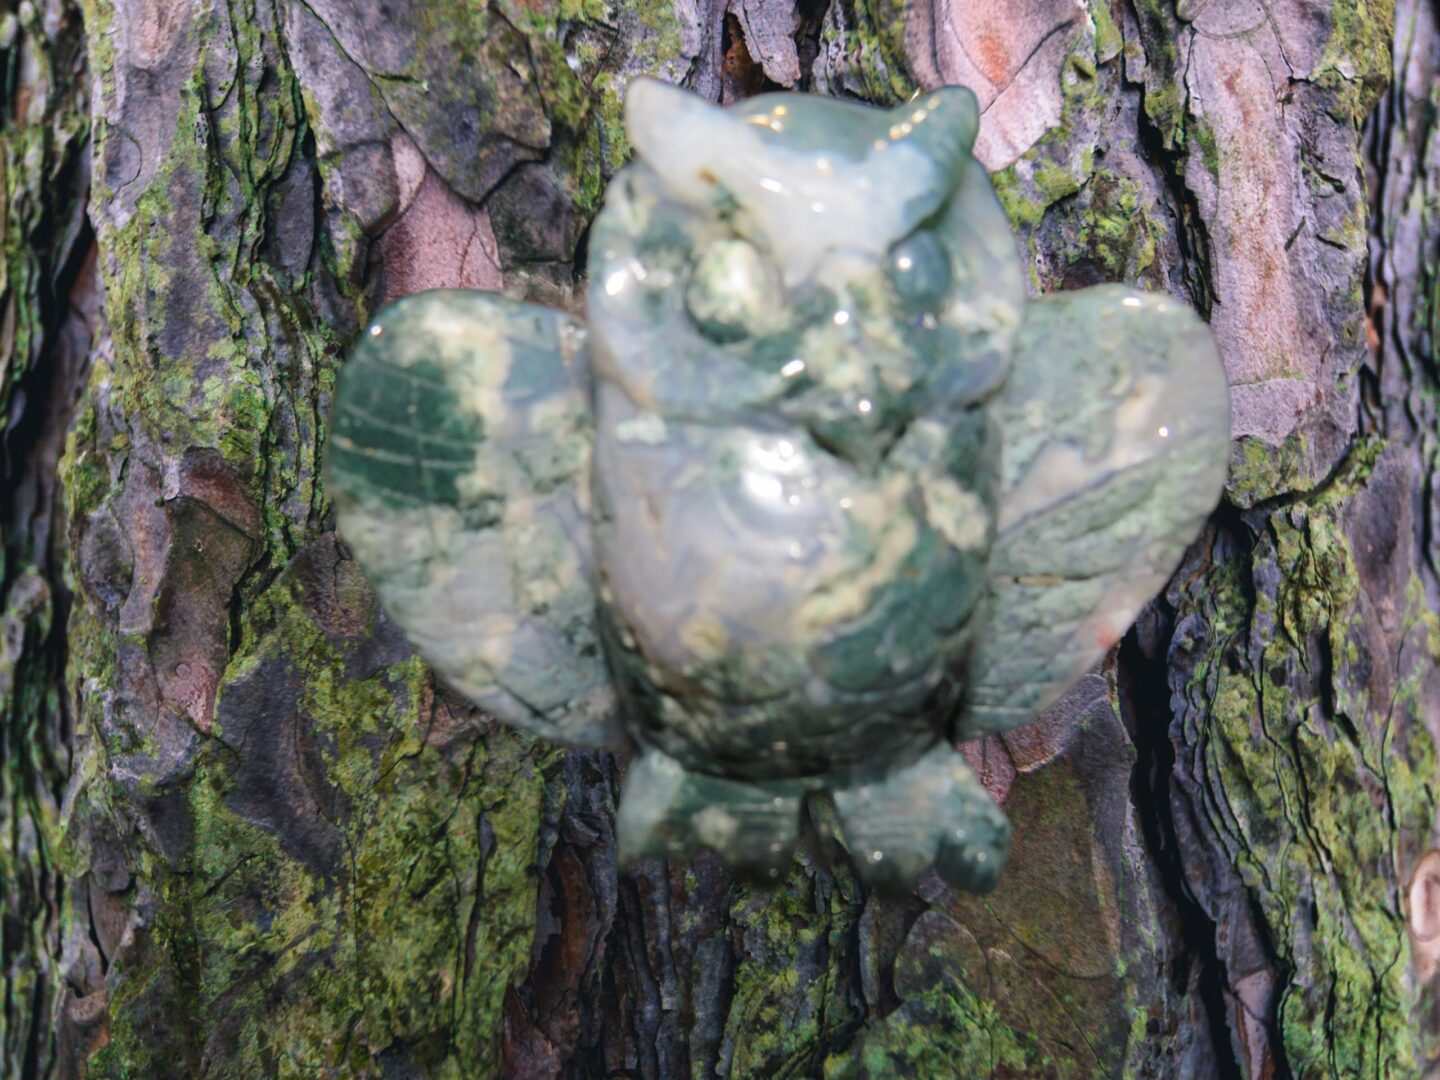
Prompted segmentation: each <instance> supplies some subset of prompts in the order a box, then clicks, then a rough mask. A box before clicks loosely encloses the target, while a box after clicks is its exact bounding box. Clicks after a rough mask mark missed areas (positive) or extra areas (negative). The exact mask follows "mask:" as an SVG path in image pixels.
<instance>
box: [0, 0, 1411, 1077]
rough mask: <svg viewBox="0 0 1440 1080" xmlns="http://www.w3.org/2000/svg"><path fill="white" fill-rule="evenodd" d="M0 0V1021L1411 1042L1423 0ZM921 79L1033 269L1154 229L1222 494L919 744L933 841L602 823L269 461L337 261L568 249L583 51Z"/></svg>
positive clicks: (811, 1056)
mask: <svg viewBox="0 0 1440 1080" xmlns="http://www.w3.org/2000/svg"><path fill="white" fill-rule="evenodd" d="M1398 2H1399V5H1400V7H1399V10H1398V11H1397V10H1395V9H1393V8H1392V7H1390V6H1387V3H1386V2H1385V0H1296V2H1294V3H1290V4H1286V5H1279V6H1277V5H1273V4H1270V5H1261V4H1253V3H1247V2H1243V0H1180V2H1179V3H1178V4H1177V3H1175V2H1174V0H994V2H992V3H986V4H958V3H955V4H947V3H941V2H939V0H911V3H910V4H908V5H902V4H900V3H897V2H895V0H766V2H764V3H761V2H758V0H673V3H672V2H670V0H610V2H608V3H606V2H603V0H577V2H572V3H554V2H552V0H537V2H527V3H519V2H516V0H491V2H490V3H488V4H480V3H476V2H462V0H83V3H77V2H75V0H19V2H18V3H17V2H15V0H0V48H3V49H4V53H3V55H4V68H3V70H4V76H5V83H4V85H3V90H0V95H3V96H0V108H3V115H4V119H5V131H4V146H3V151H4V153H3V157H0V168H3V177H4V183H5V206H4V215H5V216H4V221H5V229H4V245H5V246H4V259H3V262H0V416H3V417H4V421H3V424H4V428H3V430H4V444H3V449H4V454H3V460H0V467H3V470H4V478H3V485H4V486H3V499H0V523H3V529H4V545H3V560H4V561H3V565H0V751H3V755H4V760H3V766H0V825H3V841H0V896H3V903H4V924H3V949H4V964H3V970H0V978H3V986H4V994H3V1014H0V1041H3V1054H4V1058H3V1061H0V1075H4V1076H7V1077H8V1076H14V1077H23V1078H27V1080H28V1078H32V1077H35V1078H38V1077H50V1076H56V1075H58V1076H65V1077H73V1076H82V1075H88V1076H92V1077H169V1076H177V1077H191V1076H216V1077H222V1076H223V1077H256V1076H285V1077H288V1076H296V1077H299V1076H307V1077H310V1076H327V1077H348V1076H373V1077H411V1076H416V1077H419V1076H454V1077H470V1076H502V1075H503V1076H527V1077H528V1076H552V1075H566V1076H637V1077H638V1076H643V1077H672V1076H681V1075H693V1076H712V1075H719V1076H734V1077H742V1076H744V1077H749V1076H762V1077H763V1076H772V1075H773V1076H818V1075H824V1076H863V1075H870V1076H889V1075H896V1076H899V1075H918V1076H956V1077H973V1076H979V1075H997V1076H1007V1075H1008V1076H1026V1077H1044V1076H1054V1077H1090V1076H1096V1077H1100V1076H1120V1075H1129V1076H1163V1077H1171V1076H1173V1077H1207V1076H1219V1077H1230V1076H1247V1077H1256V1078H1259V1077H1272V1076H1273V1077H1285V1076H1291V1077H1322V1076H1324V1077H1329V1076H1335V1077H1382V1076H1383V1077H1414V1076H1420V1075H1423V1074H1424V1073H1425V1072H1426V1069H1427V1066H1428V1063H1429V1062H1430V1061H1432V1060H1433V1059H1436V1058H1440V1041H1437V1039H1440V1002H1437V1000H1436V998H1435V995H1434V993H1433V990H1432V989H1431V980H1432V977H1433V975H1434V972H1435V968H1436V962H1437V959H1440V854H1431V852H1432V851H1433V850H1434V849H1435V847H1436V846H1437V843H1440V839H1437V838H1440V832H1437V796H1440V776H1437V771H1436V757H1435V752H1434V749H1433V742H1432V740H1433V738H1434V737H1436V736H1437V735H1440V730H1437V729H1440V678H1437V659H1440V618H1437V615H1436V612H1437V611H1440V561H1437V556H1440V539H1437V529H1436V525H1437V524H1440V513H1437V510H1440V508H1437V504H1436V496H1435V492H1434V484H1433V483H1432V476H1433V470H1434V468H1435V466H1436V451H1437V447H1440V439H1437V436H1436V415H1437V401H1440V395H1437V390H1440V368H1437V366H1436V363H1435V356H1434V340H1435V335H1436V330H1437V329H1440V129H1437V127H1436V116H1437V110H1440V81H1437V70H1440V14H1437V6H1436V4H1435V2H1434V0H1398ZM640 73H649V74H656V75H659V76H661V77H664V78H667V79H670V80H672V81H683V82H685V83H686V84H687V85H690V86H692V87H694V88H695V89H696V90H697V91H699V92H701V93H703V94H705V95H707V96H709V97H711V98H712V99H715V100H726V101H728V100H733V99H734V98H736V97H740V96H744V95H747V94H751V93H755V92H757V91H760V90H764V89H767V88H771V89H774V88H793V89H804V90H816V91H822V92H829V93H837V94H846V95H851V96H858V97H861V98H865V99H868V100H872V101H877V102H883V103H887V104H888V103H894V102H896V101H899V100H904V99H905V98H907V97H908V96H909V95H910V94H912V93H913V92H915V90H916V88H917V87H929V86H933V85H936V84H939V83H943V82H961V83H965V84H968V85H971V86H972V87H974V88H975V89H976V90H977V91H978V92H979V93H980V96H981V99H982V103H983V104H984V105H985V106H986V111H985V119H984V125H983V129H982V136H981V142H980V146H979V149H980V152H981V154H982V156H983V157H984V159H985V161H986V164H987V165H989V166H990V167H991V168H992V170H993V171H994V172H995V177H996V182H997V186H998V188H999V190H1000V192H1001V195H1002V199H1003V201H1004V203H1005V206H1006V209H1007V211H1008V212H1009V213H1010V215H1011V217H1012V219H1013V221H1014V223H1015V225H1016V227H1017V230H1018V232H1019V235H1020V244H1021V247H1022V251H1023V253H1024V255H1025V257H1026V259H1027V265H1028V266H1029V268H1030V273H1031V278H1032V283H1033V286H1034V288H1035V289H1036V291H1050V290H1055V289H1061V288H1073V287H1078V286H1081V285H1086V284H1090V283H1093V282H1097V281H1128V282H1133V283H1136V284H1139V285H1142V286H1145V287H1148V288H1152V289H1160V290H1167V291H1169V292H1172V293H1174V294H1175V295H1177V296H1180V297H1183V298H1185V299H1187V300H1188V301H1190V302H1192V303H1194V304H1196V305H1197V306H1199V307H1200V308H1201V309H1202V310H1203V311H1205V312H1206V313H1207V315H1208V317H1209V318H1210V320H1211V323H1212V325H1213V326H1214V328H1215V331H1216V335H1217V338H1218V339H1219V341H1220V343H1221V347H1222V352H1223V354H1224V357H1225V360H1226V364H1227V367H1228V369H1229V372H1230V376H1231V381H1232V384H1233V403H1234V417H1235V429H1236V435H1237V439H1236V443H1235V450H1234V461H1233V465H1234V468H1233V475H1232V480H1231V483H1230V487H1229V490H1228V493H1227V497H1226V500H1225V503H1224V504H1223V505H1222V506H1221V507H1220V509H1219V510H1218V511H1217V513H1216V515H1215V517H1214V519H1213V522H1212V525H1211V527H1210V528H1209V530H1208V531H1207V532H1206V534H1205V536H1204V537H1203V538H1202V539H1201V540H1200V541H1199V542H1198V543H1197V544H1196V545H1195V546H1194V548H1193V549H1192V550H1191V552H1190V553H1189V555H1188V556H1187V558H1186V561H1185V563H1184V565H1183V566H1182V568H1181V569H1180V571H1179V573H1178V574H1177V576H1176V578H1175V580H1174V582H1173V583H1172V585H1171V587H1170V588H1169V590H1168V591H1167V593H1166V594H1165V595H1164V596H1163V597H1162V598H1161V599H1159V600H1158V601H1157V602H1156V603H1155V604H1154V605H1152V606H1151V608H1149V609H1148V610H1147V612H1146V613H1145V615H1144V616H1143V617H1142V619H1141V620H1140V622H1139V624H1138V626H1137V627H1136V629H1135V630H1134V631H1133V632H1132V633H1131V634H1130V635H1129V636H1127V637H1126V639H1125V640H1124V641H1123V642H1122V644H1121V645H1120V646H1119V648H1118V649H1117V650H1116V652H1115V653H1114V655H1112V656H1111V657H1110V658H1109V660H1108V661H1107V662H1106V663H1105V664H1104V665H1103V667H1102V668H1101V669H1100V670H1099V671H1097V672H1096V673H1094V674H1092V675H1090V676H1088V677H1087V678H1086V679H1085V680H1083V681H1082V683H1081V684H1080V685H1079V686H1078V687H1077V688H1076V689H1075V691H1074V692H1072V693H1071V694H1070V695H1069V696H1068V697H1067V698H1066V699H1065V700H1064V701H1063V702H1062V703H1061V704H1060V705H1059V706H1058V707H1057V708H1056V709H1055V710H1053V711H1052V712H1051V714H1050V715H1048V716H1047V717H1046V718H1045V719H1044V720H1042V721H1041V722H1039V723H1037V724H1036V725H1033V726H1032V727H1030V728H1027V729H1022V730H1021V731H1018V732H1016V733H1014V734H1013V735H1009V736H1006V737H1004V738H1003V739H996V740H990V741H987V742H986V743H985V744H984V745H980V746H976V747H972V748H971V750H972V752H973V755H974V756H975V757H976V759H977V760H979V761H980V762H981V763H982V766H983V770H984V772H985V775H986V779H987V784H988V785H989V786H990V787H991V789H992V791H994V792H995V793H996V794H997V795H998V796H1000V797H1003V798H1004V799H1005V803H1006V808H1007V811H1008V812H1009V813H1010V815H1011V817H1012V819H1013V820H1014V822H1015V824H1016V833H1017V842H1016V848H1015V852H1014V856H1013V860H1012V864H1011V867H1010V870H1009V872H1008V874H1007V876H1006V878H1005V880H1004V883H1003V884H1002V885H1001V887H1000V889H999V890H998V891H997V892H996V893H995V894H994V895H992V896H990V897H988V898H986V899H984V900H976V899H974V898H967V897H964V896H959V895H955V894H953V893H950V892H948V891H946V890H945V889H944V888H942V887H941V886H940V885H939V884H938V883H937V884H933V885H931V886H927V887H925V888H922V890H921V891H920V895H917V896H916V897H915V898H914V899H913V900H911V901H909V902H905V903H888V904H882V903H879V902H877V901H875V900H874V899H873V898H871V897H869V896H867V895H866V894H865V892H864V891H863V890H862V889H861V888H860V887H859V886H858V885H857V883H856V881H855V878H854V876H853V874H852V873H851V870H850V866H849V862H848V858H847V856H846V854H845V853H844V851H843V850H842V849H841V848H840V847H839V845H838V844H837V843H836V842H835V841H834V840H833V839H832V838H831V837H830V833H829V831H828V827H827V826H828V823H827V822H824V821H816V822H812V823H811V824H812V825H813V828H810V829H809V830H808V837H807V841H806V844H805V846H804V852H803V855H802V857H801V858H800V859H799V860H797V863H796V865H795V867H794V870H793V873H792V874H791V875H790V877H789V879H788V880H787V881H786V882H785V883H784V884H783V885H782V886H780V887H779V888H778V889H777V890H776V891H775V892H774V893H773V894H765V893H760V892H755V891H752V890H748V889H745V888H742V887H739V886H737V885H735V884H733V883H732V882H731V881H730V879H729V878H728V877H727V876H726V874H725V873H724V871H723V869H722V868H721V866H720V865H719V864H718V863H717V862H716V861H714V860H713V859H709V858H701V859H699V860H697V861H696V862H695V863H694V864H693V865H691V866H668V867H667V866H663V865H649V866H644V867H641V868H639V869H637V870H633V871H629V872H624V873H617V870H616V866H615V846H614V837H613V832H612V812H613V808H614V798H615V788H616V780H617V772H618V770H619V769H622V768H623V763H617V762H615V761H614V760H612V759H611V758H610V757H609V756H608V755H605V754H592V753H580V752H567V751H564V750H560V749H556V748H554V747H551V746H548V745H545V744H543V743H541V742H538V741H536V740H534V739H531V738H527V737H525V736H522V735H520V734H517V733H515V732H514V731H511V730H509V729H506V728H504V727H501V726H499V725H496V724H494V723H492V722H490V721H489V720H487V718H486V717H485V716H483V715H480V714H478V713H476V712H475V711H474V710H473V709H470V708H468V707H467V706H466V705H465V704H464V703H463V702H461V701H460V700H458V699H457V698H456V697H455V696H454V695H453V694H451V693H449V692H448V691H446V690H445V689H444V688H443V687H441V686H438V685H437V684H436V683H435V682H434V680H433V679H432V678H431V676H430V675H429V674H428V672H427V671H426V669H425V668H424V666H423V665H421V664H420V663H419V662H418V661H416V660H415V659H414V657H413V656H412V655H411V653H410V652H409V650H408V648H407V647H406V645H405V643H404V641H403V639H402V638H400V637H399V635H398V634H397V633H396V631H395V630H394V628H393V627H392V626H390V625H389V624H388V623H387V622H386V621H385V620H384V618H383V616H381V615H380V614H379V613H378V612H377V611H376V608H375V605H374V600H373V597H372V595H371V593H370V591H369V590H368V588H367V587H366V584H365V582H364V580H363V579H362V577H361V576H360V575H359V573H358V572H357V571H356V569H355V567H354V564H353V563H352V562H351V561H350V560H349V558H348V557H347V553H346V551H345V550H344V548H343V546H341V545H339V544H338V543H337V542H336V540H335V537H334V535H333V533H332V531H331V519H330V515H329V512H328V508H327V504H326V498H325V492H324V490H323V486H322V485H321V483H320V478H319V476H318V472H317V461H318V454H319V451H320V448H321V446H322V445H323V441H324V437H325V421H326V411H327V408H328V400H329V394H330V390H331V387H332V384H333V380H334V375H335V371H336V369H337V367H338V365H339V364H340V363H341V362H342V358H343V356H344V353H345V350H346V347H347V345H348V344H349V342H350V340H351V339H352V337H353V335H354V333H355V331H356V328H357V327H358V326H359V325H361V323H362V321H363V320H364V318H365V317H366V314H367V313H368V312H370V311H372V310H373V309H374V308H375V306H376V305H377V304H379V303H381V302H383V301H384V300H385V299H387V298H390V297H394V296H397V295H401V294H404V293H406V292H411V291H414V290H417V289H421V288H426V287H431V286H437V285H465V286H470V287H478V288H489V289H503V290H504V291H505V292H507V293H510V294H513V295H516V296H525V297H529V298H532V299H536V300H539V301H541V302H544V303H548V304H552V305H556V306H563V307H568V308H571V309H574V310H577V311H578V310H579V309H580V305H581V302H582V297H583V277H582V268H583V261H584V252H585V244H586V231H587V227H588V223H589V221H590V218H591V216H592V215H593V213H594V211H595V209H596V207H597V205H598V203H599V200H600V198H601V195H602V192H603V189H604V184H605V181H606V179H607V178H608V176H610V175H611V174H612V173H613V172H614V170H615V169H616V168H618V167H619V166H620V165H621V164H622V163H623V162H624V160H625V158H626V154H627V147H626V144H625V140H624V135H623V131H622V129H621V126H620V122H619V115H620V101H621V98H622V94H623V89H624V86H625V83H626V80H627V79H629V78H631V77H633V76H635V75H637V74H640Z"/></svg>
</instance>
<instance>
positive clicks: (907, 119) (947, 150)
mask: <svg viewBox="0 0 1440 1080" xmlns="http://www.w3.org/2000/svg"><path fill="white" fill-rule="evenodd" d="M890 117H891V125H890V138H891V140H892V141H894V142H897V143H898V142H902V141H903V142H904V143H905V144H907V145H909V146H913V147H915V148H916V149H918V150H920V151H921V152H923V153H924V154H925V155H926V156H927V157H928V158H930V159H931V160H932V161H934V162H935V163H936V164H937V165H939V166H940V170H941V172H942V173H944V174H945V175H946V176H950V177H958V176H959V175H960V173H961V171H962V170H963V169H964V168H965V166H966V165H967V164H968V163H969V162H970V157H971V153H970V152H971V149H972V148H973V147H974V145H975V136H976V135H977V134H978V133H979V131H980V104H979V102H978V101H977V100H976V98H975V95H974V93H973V92H971V91H970V90H969V89H968V88H967V87H964V86H942V87H940V88H939V89H938V90H931V91H929V92H928V93H922V94H920V95H919V96H918V97H916V98H915V100H913V101H909V102H906V103H905V104H904V105H900V106H897V107H896V108H894V109H891V110H890Z"/></svg>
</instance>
